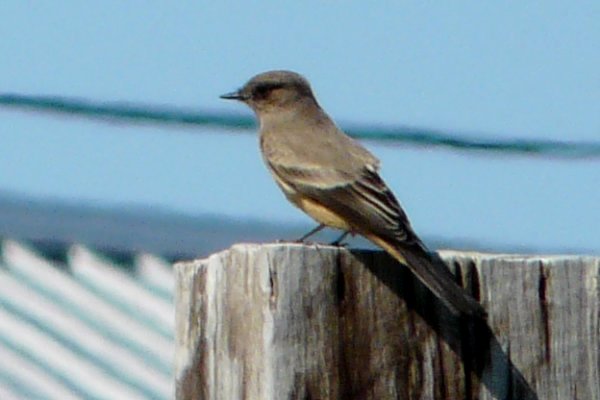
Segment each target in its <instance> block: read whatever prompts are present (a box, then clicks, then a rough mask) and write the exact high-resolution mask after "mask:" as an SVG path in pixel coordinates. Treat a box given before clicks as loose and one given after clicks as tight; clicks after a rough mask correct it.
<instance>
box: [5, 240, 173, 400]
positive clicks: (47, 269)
mask: <svg viewBox="0 0 600 400" xmlns="http://www.w3.org/2000/svg"><path fill="white" fill-rule="evenodd" d="M65 254H66V256H65V257H64V260H58V259H54V260H51V259H48V258H45V257H44V254H41V253H40V252H38V251H37V250H36V249H35V248H34V247H32V246H28V245H26V244H23V243H19V242H16V241H12V240H4V241H2V243H1V256H2V257H1V262H0V399H12V398H15V399H77V398H83V399H111V400H114V399H167V398H171V397H172V393H173V387H172V385H173V379H172V371H171V362H172V358H173V351H174V337H173V332H174V323H175V321H174V316H175V312H174V307H173V290H174V278H173V273H172V271H171V266H170V265H169V263H167V262H166V261H164V260H162V259H161V258H159V257H156V256H152V255H147V254H141V255H134V256H133V257H132V258H131V260H132V261H131V263H124V262H123V260H122V259H120V260H119V261H115V260H113V259H111V257H110V254H97V253H95V252H94V251H92V250H90V249H88V248H86V247H83V246H80V245H73V246H69V247H68V248H66V249H65Z"/></svg>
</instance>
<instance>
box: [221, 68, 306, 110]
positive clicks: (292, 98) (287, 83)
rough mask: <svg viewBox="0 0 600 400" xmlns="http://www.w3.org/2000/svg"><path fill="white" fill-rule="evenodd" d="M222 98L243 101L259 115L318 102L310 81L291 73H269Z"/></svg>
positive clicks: (258, 76) (255, 78)
mask: <svg viewBox="0 0 600 400" xmlns="http://www.w3.org/2000/svg"><path fill="white" fill-rule="evenodd" d="M221 98H222V99H228V100H239V101H242V102H244V103H246V104H247V105H248V106H249V107H250V108H252V109H253V110H254V111H255V112H256V113H257V114H259V115H260V114H261V113H263V112H268V111H281V110H284V109H286V108H290V107H293V106H296V105H297V104H298V103H299V102H306V101H312V102H316V100H315V97H314V95H313V93H312V89H311V88H310V84H309V83H308V81H307V80H306V79H305V78H304V77H303V76H302V75H300V74H297V73H296V72H291V71H269V72H264V73H262V74H259V75H256V76H255V77H253V78H252V79H250V80H249V81H248V82H247V83H246V84H245V85H244V86H243V87H242V88H240V89H239V90H237V91H235V92H232V93H227V94H224V95H222V96H221Z"/></svg>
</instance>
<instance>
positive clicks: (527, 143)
mask: <svg viewBox="0 0 600 400" xmlns="http://www.w3.org/2000/svg"><path fill="white" fill-rule="evenodd" d="M0 106H2V107H5V108H15V109H20V110H27V111H35V112H48V113H54V114H68V115H73V116H81V117H86V118H94V119H100V120H109V121H129V122H146V123H158V124H171V125H194V126H213V127H219V128H228V129H236V130H237V129H240V130H249V129H252V128H254V127H255V123H254V120H253V119H252V118H249V117H244V116H235V115H231V114H224V113H217V112H201V111H186V110H181V109H175V108H168V107H156V106H148V105H141V104H131V103H120V102H110V103H100V102H93V101H88V100H82V99H74V98H66V97H60V96H26V95H19V94H0ZM344 130H345V131H346V132H347V133H348V134H349V135H351V136H353V137H355V138H358V139H365V140H371V141H378V142H385V143H390V144H393V143H396V144H398V143H410V144H413V145H419V146H438V147H446V148H452V149H460V150H464V151H485V152H495V153H507V154H517V155H518V154H521V155H538V156H545V157H556V158H568V159H577V158H600V143H597V142H561V141H550V140H529V139H503V140H500V139H486V138H481V137H479V138H476V137H472V136H469V135H464V134H449V133H445V132H442V131H437V130H431V129H421V128H412V127H376V126H354V127H352V126H350V127H345V129H344Z"/></svg>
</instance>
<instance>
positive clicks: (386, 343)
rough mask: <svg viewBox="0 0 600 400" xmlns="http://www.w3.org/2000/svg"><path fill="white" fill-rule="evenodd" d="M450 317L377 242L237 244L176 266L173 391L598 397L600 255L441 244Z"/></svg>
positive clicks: (200, 394)
mask: <svg viewBox="0 0 600 400" xmlns="http://www.w3.org/2000/svg"><path fill="white" fill-rule="evenodd" d="M441 256H442V258H443V259H444V260H445V261H446V262H447V263H448V264H449V266H450V267H451V269H452V270H453V272H455V275H456V276H457V281H458V282H459V283H461V284H462V285H463V286H465V287H466V288H467V290H468V291H470V292H471V293H473V294H474V296H475V297H476V298H477V299H479V300H480V301H481V302H482V304H483V305H484V307H485V308H486V309H487V310H488V312H489V317H488V320H487V322H485V321H465V320H463V319H461V318H458V317H456V316H454V315H453V314H452V313H451V312H450V311H449V310H448V309H446V308H445V306H444V305H443V304H442V303H441V302H440V301H439V300H437V299H436V298H435V296H433V295H432V294H431V293H430V292H429V291H428V290H427V289H426V288H425V287H423V286H422V285H421V284H420V282H418V281H417V280H416V279H415V278H414V277H413V276H412V275H411V274H410V273H409V272H408V270H407V268H405V267H403V266H401V265H399V264H397V263H396V262H394V261H393V260H392V259H391V258H390V257H388V256H387V255H386V254H385V253H383V252H377V251H365V250H358V251H355V250H352V251H350V250H347V249H343V248H342V249H340V248H335V247H329V246H314V245H310V246H307V245H300V244H267V245H255V244H241V245H235V246H233V247H232V248H230V249H228V250H225V251H223V252H221V253H218V254H214V255H212V256H210V257H209V258H207V259H205V260H196V261H191V262H183V263H179V264H177V265H176V277H177V294H176V307H177V311H176V313H177V316H176V320H177V321H176V322H177V326H176V329H177V332H176V363H175V364H176V365H175V369H176V398H177V399H179V400H183V399H186V400H187V399H207V400H209V399H210V400H212V399H224V400H232V399H233V400H235V399H251V400H254V399H257V400H261V399H277V400H279V399H313V400H314V399H319V400H328V399H344V400H345V399H361V400H362V399H382V400H385V399H557V400H558V399H560V400H564V399H586V400H587V399H590V400H591V399H600V286H599V282H598V281H599V278H600V258H597V257H596V258H594V257H578V256H568V257H567V256H565V257H541V256H517V255H490V254H480V253H460V252H442V253H441Z"/></svg>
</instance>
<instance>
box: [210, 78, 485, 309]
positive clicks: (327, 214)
mask: <svg viewBox="0 0 600 400" xmlns="http://www.w3.org/2000/svg"><path fill="white" fill-rule="evenodd" d="M221 98H223V99H234V100H239V101H242V102H244V103H245V104H247V105H248V106H249V107H250V108H251V109H252V110H253V111H254V112H255V114H256V116H257V118H258V120H259V123H260V149H261V152H262V156H263V158H264V161H265V163H266V164H267V167H268V169H269V171H270V172H271V174H272V175H273V178H274V179H275V181H276V182H277V184H278V185H279V187H280V188H281V190H282V191H283V193H284V194H285V196H286V197H287V198H288V200H290V201H291V202H292V203H293V204H294V205H296V206H297V207H299V208H300V209H301V210H303V211H304V212H305V213H306V214H308V215H309V216H310V217H312V218H313V219H315V220H316V221H317V222H318V223H319V224H320V225H319V226H318V227H317V228H316V229H314V230H313V231H311V232H310V233H309V234H307V235H305V236H304V237H303V239H304V238H306V237H307V236H309V235H310V234H312V233H314V232H316V231H318V230H320V229H321V228H323V227H324V226H328V227H332V228H337V229H341V230H342V231H344V232H346V233H347V232H350V233H352V234H360V235H362V236H364V237H366V238H367V239H369V240H370V241H371V242H373V243H374V244H376V245H378V246H379V247H381V248H383V249H384V250H385V251H387V252H388V253H389V254H390V255H391V256H392V257H394V258H395V259H396V260H398V261H399V262H401V263H402V264H405V265H407V266H408V268H409V269H410V270H411V271H412V272H413V273H414V274H415V275H416V276H417V277H418V278H419V279H420V280H421V281H422V282H423V283H424V284H425V285H426V286H427V287H428V288H429V289H430V290H431V291H432V292H433V293H434V294H435V295H437V296H438V297H439V298H440V299H441V300H442V301H443V302H444V303H446V305H447V306H449V307H450V308H451V309H452V310H453V311H454V312H455V313H460V314H464V315H467V316H483V315H485V311H484V309H483V307H482V306H481V305H480V304H479V303H478V302H477V301H475V299H473V298H472V297H471V296H469V295H468V294H467V293H466V292H465V291H464V290H463V289H462V288H461V287H459V286H458V285H457V284H456V283H455V282H454V280H453V276H452V274H451V273H450V271H449V270H448V268H447V267H446V266H445V265H444V264H443V263H441V261H438V260H436V259H435V258H434V257H432V255H431V254H430V253H429V251H428V250H427V248H426V247H425V245H424V244H423V242H422V241H421V240H420V239H419V238H418V236H417V235H416V234H415V232H414V231H413V229H412V227H411V225H410V222H409V221H408V218H407V216H406V214H405V213H404V211H403V210H402V208H401V207H400V204H399V203H398V201H397V200H396V197H395V196H394V194H393V193H392V192H391V191H390V189H389V188H388V187H387V185H386V184H385V183H384V181H383V180H382V179H381V177H380V176H379V173H378V170H379V160H378V159H377V158H376V157H375V156H374V155H373V154H371V153H370V152H369V151H368V150H367V149H366V148H364V147H363V146H362V145H361V144H359V143H358V142H357V141H355V140H354V139H352V138H351V137H349V136H347V135H346V134H345V133H343V132H342V131H341V130H340V129H339V128H338V127H337V126H336V125H335V123H334V122H333V121H332V120H331V118H329V116H328V115H327V114H326V113H325V111H323V109H322V108H321V107H320V106H319V103H318V102H317V100H316V98H315V96H314V94H313V92H312V89H311V87H310V84H309V83H308V81H307V80H306V79H305V78H304V77H302V76H301V75H299V74H297V73H295V72H291V71H270V72H265V73H262V74H259V75H256V76H255V77H253V78H252V79H250V80H249V81H248V82H247V83H246V84H245V85H244V86H243V87H242V88H241V89H239V90H237V91H235V92H233V93H228V94H226V95H223V96H221Z"/></svg>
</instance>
